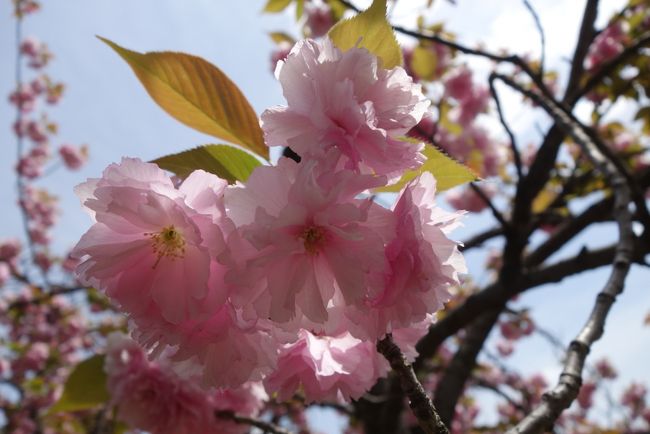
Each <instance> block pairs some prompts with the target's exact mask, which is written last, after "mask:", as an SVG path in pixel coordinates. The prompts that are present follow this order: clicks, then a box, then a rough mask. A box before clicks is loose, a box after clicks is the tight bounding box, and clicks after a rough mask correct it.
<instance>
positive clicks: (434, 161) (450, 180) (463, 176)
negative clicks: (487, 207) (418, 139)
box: [377, 144, 479, 192]
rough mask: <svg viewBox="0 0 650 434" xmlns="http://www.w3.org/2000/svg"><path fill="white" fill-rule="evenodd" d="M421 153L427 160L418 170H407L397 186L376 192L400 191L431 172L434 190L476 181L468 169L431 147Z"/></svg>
mask: <svg viewBox="0 0 650 434" xmlns="http://www.w3.org/2000/svg"><path fill="white" fill-rule="evenodd" d="M422 153H423V154H424V155H425V156H426V157H427V160H426V161H425V162H424V164H423V165H422V166H420V168H419V169H418V170H408V171H406V173H404V175H403V176H402V179H400V180H399V181H398V182H397V184H393V185H389V186H387V187H383V188H380V189H377V191H378V192H396V191H400V190H401V189H402V187H404V185H406V183H408V182H409V181H411V180H412V179H414V178H415V177H417V176H418V175H419V174H421V173H423V172H431V174H432V175H433V176H434V178H436V190H437V191H445V190H449V189H450V188H452V187H456V186H457V185H461V184H465V183H466V182H472V181H478V180H479V177H478V176H477V175H476V173H474V171H472V170H471V169H470V168H469V167H467V166H465V165H463V164H461V163H459V162H458V161H456V160H454V159H453V158H451V157H449V156H447V155H445V153H444V152H442V151H441V150H439V149H438V148H436V147H435V146H433V145H429V144H427V145H426V147H425V148H424V151H422Z"/></svg>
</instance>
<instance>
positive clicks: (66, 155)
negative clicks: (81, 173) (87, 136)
mask: <svg viewBox="0 0 650 434" xmlns="http://www.w3.org/2000/svg"><path fill="white" fill-rule="evenodd" d="M59 155H60V156H61V158H62V159H63V162H64V163H65V165H66V167H67V168H68V169H71V170H77V169H79V168H80V167H81V166H83V164H84V163H85V162H86V160H87V159H88V148H87V147H86V146H82V147H80V148H76V147H74V146H72V145H62V146H61V147H60V148H59Z"/></svg>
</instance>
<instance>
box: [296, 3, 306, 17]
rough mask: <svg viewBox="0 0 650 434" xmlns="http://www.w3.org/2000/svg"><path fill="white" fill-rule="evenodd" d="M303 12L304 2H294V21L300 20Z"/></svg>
mask: <svg viewBox="0 0 650 434" xmlns="http://www.w3.org/2000/svg"><path fill="white" fill-rule="evenodd" d="M304 11H305V0H296V20H299V19H300V18H302V14H303V13H304Z"/></svg>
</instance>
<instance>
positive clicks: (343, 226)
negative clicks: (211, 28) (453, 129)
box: [74, 39, 465, 433]
mask: <svg viewBox="0 0 650 434" xmlns="http://www.w3.org/2000/svg"><path fill="white" fill-rule="evenodd" d="M277 71H278V77H279V79H280V81H281V82H282V84H283V87H284V93H285V96H286V98H287V101H288V107H281V108H275V109H271V110H268V111H266V112H265V113H264V114H263V116H262V118H263V127H264V130H265V137H266V140H267V144H268V145H269V146H291V147H292V148H293V149H294V150H295V151H296V152H297V153H298V154H299V155H300V156H301V160H300V162H299V163H298V162H295V161H293V160H291V159H288V158H281V159H280V161H279V162H278V163H277V164H276V165H275V166H260V167H257V168H256V169H255V170H254V171H253V172H252V173H251V174H250V176H249V177H248V179H247V180H246V181H245V182H238V183H236V184H235V185H231V186H228V185H227V183H226V181H224V180H222V179H220V178H218V177H217V176H215V175H212V174H208V173H206V172H204V171H201V170H197V171H194V172H192V173H191V174H189V176H188V177H187V178H186V179H185V180H177V181H172V179H171V178H170V177H169V176H168V175H167V174H166V173H165V172H164V171H162V170H161V169H160V168H159V167H157V166H156V165H155V164H150V163H144V162H142V161H140V160H137V159H128V158H125V159H123V160H122V162H121V163H120V164H113V165H111V166H109V167H108V168H107V169H106V170H105V171H104V174H103V176H102V178H100V179H91V180H89V181H87V182H86V183H84V184H82V185H80V186H79V187H78V188H77V194H78V195H79V196H80V197H81V200H82V202H83V204H84V206H85V207H86V208H87V209H88V211H89V212H90V214H91V216H92V217H93V218H94V220H95V224H94V225H93V226H92V227H91V229H90V230H89V231H88V232H87V233H86V234H85V235H84V236H83V237H82V238H81V240H80V242H79V244H78V245H77V247H76V248H75V250H74V257H76V258H78V259H79V260H80V264H79V266H78V269H77V271H78V274H79V277H80V280H81V281H82V282H83V283H85V284H89V285H93V286H95V287H97V288H100V289H102V290H104V291H105V292H106V294H107V295H108V296H109V297H110V298H111V299H112V300H113V301H115V302H116V303H117V304H118V305H119V306H120V307H121V308H122V309H123V310H124V311H125V312H126V313H127V314H128V315H129V319H130V327H131V331H132V336H133V338H134V339H135V341H137V343H138V344H136V343H135V342H131V341H129V342H130V343H128V344H124V345H126V347H124V348H122V349H121V350H120V351H119V354H121V355H120V356H119V357H117V356H112V355H111V354H113V353H112V352H110V351H109V358H108V360H109V364H108V365H107V366H108V371H109V376H110V377H111V378H112V380H111V381H113V383H111V386H110V388H111V390H112V395H113V396H114V397H115V396H117V397H123V401H124V403H128V404H123V403H122V402H121V401H119V414H120V415H121V417H122V418H123V419H124V420H127V421H128V422H129V423H130V424H132V425H133V426H136V427H139V428H142V429H146V430H149V431H152V432H160V433H166V432H174V431H173V429H174V426H175V425H174V424H175V423H176V422H175V421H174V420H173V419H170V418H169V417H168V416H169V415H174V416H173V417H174V418H177V419H179V420H181V419H183V418H186V417H187V418H193V420H194V421H196V422H192V423H195V425H192V423H190V422H188V425H186V426H189V427H191V429H194V430H195V431H194V432H213V430H214V429H215V428H214V420H213V419H211V422H209V423H208V422H206V423H207V424H208V425H206V424H205V423H204V422H203V421H204V419H205V416H204V409H205V406H206V404H205V402H204V401H206V397H205V395H204V394H203V392H201V393H199V392H200V391H198V389H196V390H195V389H193V388H192V387H189V386H188V387H187V388H184V387H180V386H179V387H176V386H173V384H177V382H178V381H179V380H178V379H177V378H176V377H174V376H173V375H172V373H173V372H175V373H182V375H184V377H183V378H191V383H192V384H201V386H203V387H204V388H206V390H208V389H209V388H212V387H216V388H218V389H219V390H220V391H219V392H218V393H217V394H216V395H214V396H212V397H211V398H209V399H207V401H209V403H210V405H211V406H212V407H210V408H212V409H213V410H214V409H215V408H219V409H224V408H226V407H222V406H221V407H220V406H219V405H218V404H217V403H216V401H215V400H217V401H218V400H219V399H221V402H225V401H227V400H228V399H231V398H232V400H234V401H237V400H239V401H241V399H240V398H238V396H239V395H237V394H238V393H243V394H244V395H245V396H248V397H250V393H249V392H250V391H251V390H253V389H254V388H252V386H250V384H251V383H250V382H251V381H264V383H265V385H266V387H267V388H268V390H269V391H271V392H278V396H279V397H280V398H281V399H288V398H291V397H292V396H293V395H294V394H300V393H302V394H303V395H304V398H305V399H306V400H307V401H319V400H337V401H349V400H350V399H357V398H359V397H360V396H362V395H363V394H364V393H365V392H366V391H368V390H369V389H370V387H372V385H373V384H374V383H375V382H376V381H377V379H378V378H379V377H381V376H382V375H384V374H385V373H386V372H387V370H388V364H387V362H386V361H385V360H384V359H383V358H382V357H381V356H380V355H379V354H378V353H377V350H376V348H375V342H376V340H378V339H382V338H383V337H384V336H386V334H387V333H392V335H393V338H394V340H395V342H396V343H397V344H398V345H399V346H400V347H401V348H402V350H403V351H404V352H405V354H406V356H407V358H408V359H409V360H413V359H414V358H415V357H416V355H417V353H416V351H415V344H416V342H417V340H418V339H419V338H420V337H422V336H423V335H424V334H425V333H426V331H427V330H428V327H429V325H430V324H431V323H432V321H433V318H434V316H433V313H435V312H436V311H437V310H439V309H441V308H442V307H443V304H444V303H445V302H446V301H448V299H449V297H450V292H449V290H450V287H451V286H452V285H454V284H457V283H458V273H461V272H464V271H465V265H464V262H463V259H462V256H461V255H460V253H459V251H458V248H457V247H458V246H457V243H456V242H454V241H452V240H450V239H449V238H448V234H449V232H450V231H451V230H452V229H453V228H455V227H456V226H458V224H459V223H458V220H459V218H460V216H461V215H462V213H449V212H445V211H442V210H441V209H439V208H438V207H437V206H436V205H435V201H434V198H435V179H434V178H433V176H432V175H431V174H429V173H425V174H422V175H420V176H418V177H416V178H415V179H413V180H412V181H411V182H409V183H408V184H407V185H406V186H405V187H404V188H403V190H402V192H401V194H400V195H399V197H398V199H397V202H396V204H395V206H394V207H393V208H386V207H383V206H381V205H379V204H377V203H376V202H375V201H374V200H373V199H374V198H373V196H371V195H370V193H371V192H372V191H373V190H374V189H376V188H378V187H383V186H386V185H388V184H389V183H391V182H393V181H394V180H396V179H397V178H399V177H401V176H402V175H403V174H404V172H405V171H406V170H409V169H414V168H417V167H418V166H419V165H420V163H421V161H422V159H423V156H422V155H421V154H420V148H421V145H420V144H418V143H417V141H404V140H403V138H402V136H403V135H405V134H406V133H407V132H408V131H409V130H410V129H411V128H412V127H413V126H414V125H416V124H417V123H418V122H419V121H420V119H421V118H422V115H423V113H424V112H425V110H426V108H427V106H428V101H427V100H426V99H425V98H424V96H423V95H422V93H421V91H420V86H419V85H415V84H413V82H412V80H411V79H410V78H409V77H408V76H407V75H406V73H405V72H404V70H403V69H402V68H394V69H391V70H386V69H383V68H382V66H381V62H379V61H378V59H377V58H376V57H375V56H374V55H372V54H371V53H369V52H368V51H367V50H365V49H361V48H352V49H350V50H348V51H347V52H345V53H343V52H341V51H340V50H338V49H337V48H335V47H334V46H333V44H332V42H331V41H330V40H329V39H324V40H323V41H322V43H318V42H315V41H311V40H307V41H303V42H299V43H298V44H296V46H295V47H294V48H293V50H292V51H291V53H290V54H289V56H288V58H287V59H286V60H285V61H284V62H283V63H280V64H279V67H278V69H277ZM118 347H119V346H118ZM142 348H144V350H143V349H142ZM131 349H132V350H133V353H134V355H132V356H129V357H131V359H129V361H128V363H126V364H125V365H124V366H122V367H121V368H119V367H120V366H121V365H119V363H118V362H119V361H120V360H122V358H120V357H123V355H124V354H127V355H128V354H130V351H131ZM144 351H146V352H147V356H148V357H150V358H151V359H152V360H155V362H149V361H147V360H146V358H145V356H144V354H145V352H144ZM115 354H117V353H115ZM115 366H117V367H118V368H119V369H118V368H115ZM131 368H133V369H131ZM136 368H137V369H136ZM172 371H173V372H172ZM174 375H176V374H174ZM188 376H189V377H188ZM188 381H189V380H188ZM152 388H153V389H156V390H155V391H154V392H152V391H151V389H152ZM246 390H248V391H249V392H246ZM195 392H196V393H197V394H195ZM165 394H167V395H169V396H168V397H166V395H165ZM217 396H219V397H221V398H217ZM257 396H261V395H260V394H259V393H258V394H257ZM117 399H120V398H117ZM147 400H150V401H151V400H153V401H152V402H155V405H156V406H158V407H159V409H158V410H155V411H154V412H153V413H152V412H149V413H147V411H146V405H149V404H146V403H144V402H145V401H147ZM180 401H182V402H180ZM116 402H118V401H116ZM151 405H154V404H151ZM123 407H124V408H123ZM135 408H138V409H139V410H138V411H137V414H136V413H131V412H135V410H134V409H135ZM160 408H163V409H168V410H166V411H168V414H166V415H165V416H160V417H158V416H157V413H156V412H157V411H159V410H160ZM226 409H227V408H226ZM249 410H250V409H248V410H246V411H248V412H249V413H252V410H250V411H249ZM242 411H244V410H242ZM138 417H140V419H138ZM156 419H159V420H156ZM196 424H198V425H196ZM202 426H203V428H201V427H202ZM207 426H209V428H205V427H207ZM235 428H236V427H235V426H234V425H233V424H231V425H230V426H229V427H226V426H225V425H224V426H221V427H220V428H218V429H220V430H221V431H218V432H233V433H234V432H238V431H237V430H236V429H235ZM179 429H180V428H179ZM183 429H186V428H183ZM201 429H203V431H201ZM170 430H172V431H170ZM177 432H183V431H177Z"/></svg>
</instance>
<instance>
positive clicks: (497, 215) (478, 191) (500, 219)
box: [469, 182, 508, 228]
mask: <svg viewBox="0 0 650 434" xmlns="http://www.w3.org/2000/svg"><path fill="white" fill-rule="evenodd" d="M469 187H470V188H471V189H472V190H474V193H476V194H477V195H478V196H479V197H480V198H481V200H482V201H483V202H484V203H485V204H486V205H487V206H488V208H490V211H492V215H493V216H494V218H495V219H497V221H498V222H499V223H500V224H501V227H503V228H507V227H508V222H507V221H506V219H505V218H504V217H503V215H502V214H501V212H500V211H499V210H498V209H496V207H495V206H494V204H493V203H492V201H491V200H490V198H489V197H488V196H487V195H486V194H485V192H484V191H483V189H482V188H481V187H479V186H478V185H476V183H475V182H470V183H469Z"/></svg>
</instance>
